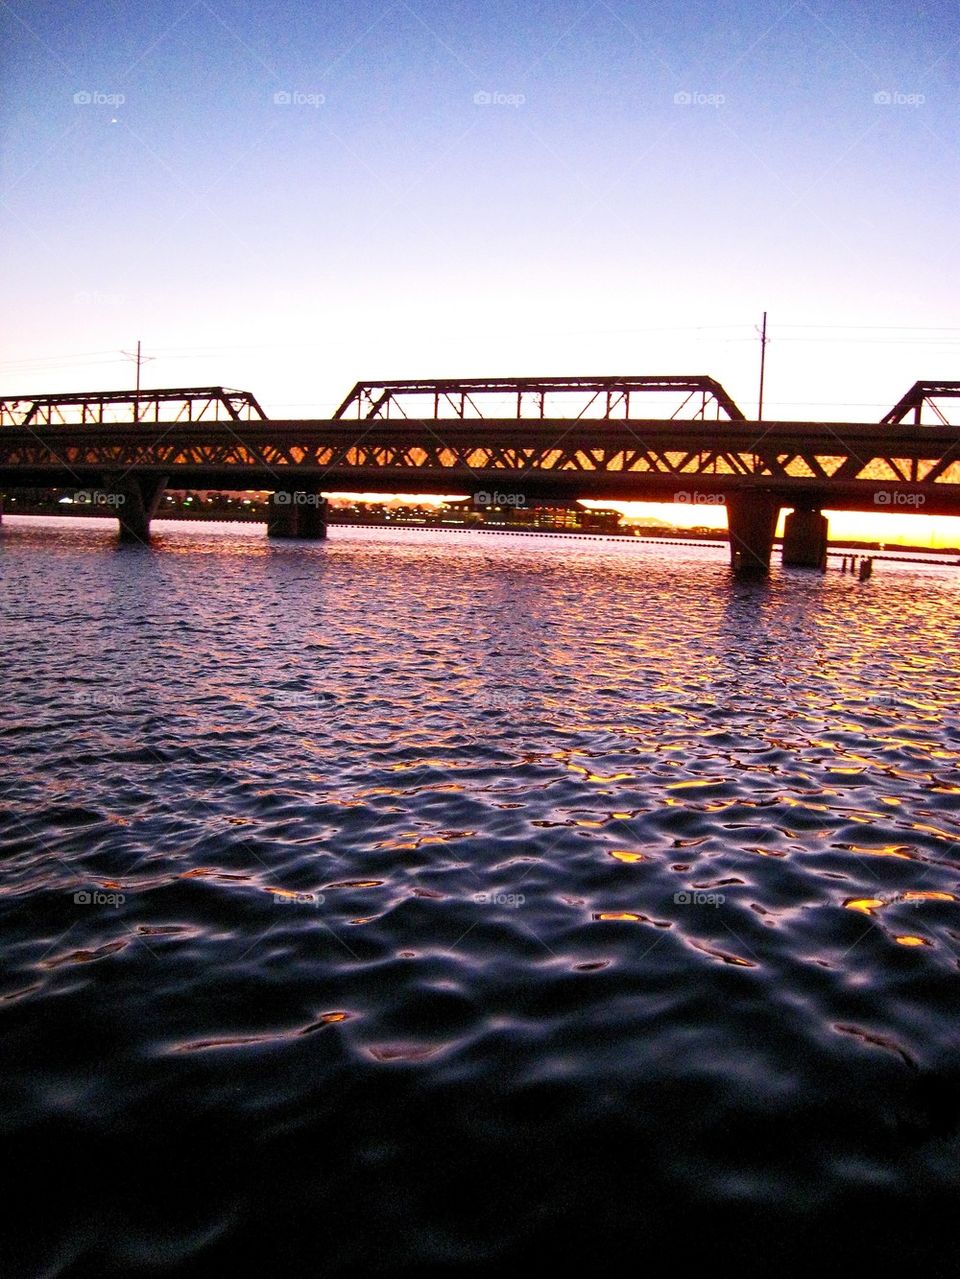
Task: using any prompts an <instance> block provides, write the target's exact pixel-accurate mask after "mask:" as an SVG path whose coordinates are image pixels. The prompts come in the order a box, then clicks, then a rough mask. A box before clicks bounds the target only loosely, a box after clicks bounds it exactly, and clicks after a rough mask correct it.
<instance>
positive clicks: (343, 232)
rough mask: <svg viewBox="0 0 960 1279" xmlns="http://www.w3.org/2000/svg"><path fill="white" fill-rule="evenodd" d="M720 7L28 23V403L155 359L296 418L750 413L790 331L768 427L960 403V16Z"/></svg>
mask: <svg viewBox="0 0 960 1279" xmlns="http://www.w3.org/2000/svg"><path fill="white" fill-rule="evenodd" d="M704 9H705V6H703V5H702V3H701V4H697V3H659V4H652V3H631V2H629V0H609V2H608V0H600V2H598V3H590V2H589V0H581V2H579V3H574V2H573V0H552V2H549V3H547V2H544V3H536V2H535V0H522V2H521V0H509V2H507V0H477V2H473V0H470V2H462V3H461V2H456V0H446V2H440V0H417V2H415V3H413V2H411V3H407V2H406V0H401V2H400V3H396V4H390V3H383V2H381V0H377V2H376V3H372V2H370V0H353V2H351V3H349V4H348V3H343V4H333V3H317V4H312V5H309V6H306V5H303V4H302V3H290V2H288V0H280V2H279V3H272V4H257V3H254V4H252V5H251V4H241V3H235V2H234V0H214V2H213V3H207V0H197V2H192V0H185V2H184V3H182V4H178V3H173V4H171V3H169V0H165V2H164V3H162V4H160V3H141V4H139V5H138V6H137V7H136V8H135V9H132V8H130V7H128V6H125V5H122V4H120V3H118V2H116V0H115V2H114V3H99V4H96V5H89V6H88V5H82V6H77V5H75V4H72V3H69V4H68V3H63V2H57V0H54V2H53V3H48V4H28V3H24V2H23V0H11V2H10V3H9V4H6V3H3V4H0V32H2V38H3V46H2V48H3V53H2V58H3V67H2V91H0V92H2V97H0V142H2V151H0V201H2V202H0V219H2V247H0V254H2V267H3V279H4V281H5V298H6V301H7V305H6V306H5V307H4V308H3V315H2V319H0V326H2V339H3V347H2V351H0V387H2V389H3V390H4V391H5V392H7V393H10V392H17V391H23V390H36V389H44V390H47V389H49V390H57V389H73V388H86V387H100V386H104V387H121V386H124V385H129V384H130V383H131V370H130V365H129V363H125V362H123V361H122V359H121V358H120V356H119V354H118V353H119V351H120V350H121V349H123V348H126V349H130V347H131V346H132V345H133V344H134V343H135V342H136V340H137V338H138V337H140V338H142V339H143V341H144V346H145V350H146V352H147V353H148V354H151V355H153V356H154V357H155V360H154V362H153V363H151V364H150V365H148V366H147V369H146V371H145V382H146V383H147V384H150V383H152V384H155V385H160V384H167V385H169V384H176V383H181V384H186V383H197V384H202V383H219V382H223V383H226V384H228V385H235V386H240V387H244V388H249V389H251V390H253V391H255V393H256V394H257V395H258V397H259V398H260V399H261V401H262V402H263V403H264V405H265V406H266V407H267V409H268V411H269V412H271V413H273V414H274V415H278V416H279V415H290V416H293V415H301V414H323V413H326V412H327V411H329V409H330V408H331V406H332V405H334V404H335V403H337V402H338V401H339V400H340V399H341V398H342V396H343V394H344V393H345V391H346V390H347V389H348V388H349V386H350V385H351V384H352V383H353V382H354V381H355V380H357V379H359V378H377V377H390V376H430V375H437V376H443V375H446V376H451V375H458V374H464V375H484V374H510V373H518V374H521V373H522V374H536V373H547V374H554V373H594V372H596V373H608V372H609V373H613V372H621V371H622V372H629V373H647V372H655V373H684V372H701V371H702V372H709V373H711V374H712V375H713V376H715V377H718V378H719V379H720V380H721V381H722V382H723V383H724V384H725V385H726V387H727V389H728V390H729V391H730V392H731V394H732V395H733V396H734V398H735V399H737V400H738V401H739V402H740V403H741V406H742V407H743V408H744V409H745V411H747V412H748V413H752V412H754V411H755V408H756V385H757V362H758V343H757V336H756V332H755V326H756V325H757V324H758V323H759V319H760V314H761V312H762V311H763V310H764V309H765V308H766V309H767V310H768V311H769V312H770V325H771V328H770V333H771V343H770V346H769V348H768V383H767V406H766V407H767V416H769V417H774V416H780V417H802V416H805V415H809V416H815V417H820V418H831V417H832V418H837V419H851V418H852V419H863V420H875V419H877V418H878V417H879V416H880V414H881V413H882V411H883V410H884V409H885V408H886V407H889V405H890V404H892V403H893V402H894V401H895V400H897V399H898V398H899V396H900V395H901V393H902V392H903V391H904V390H905V389H906V388H907V386H908V385H909V384H910V383H912V382H913V381H914V380H915V379H917V378H935V377H941V378H949V377H957V376H958V371H957V370H958V359H957V353H958V351H960V319H958V313H957V299H956V282H955V273H954V271H953V269H952V267H953V263H954V261H955V258H956V207H955V206H956V196H957V191H958V190H960V145H958V130H957V123H958V114H960V72H958V53H960V6H957V5H955V4H950V5H946V4H932V5H927V4H924V5H915V4H896V5H892V4H891V5H883V4H877V3H876V2H875V0H874V2H873V3H833V4H826V3H823V2H822V0H819V2H817V3H809V4H808V3H803V2H801V3H779V2H777V3H766V2H762V0H757V2H756V3H740V4H724V3H720V4H711V5H710V6H709V7H707V11H706V12H704ZM84 92H85V93H88V94H99V95H102V96H103V97H105V98H116V96H117V95H122V96H123V101H122V103H119V104H118V103H116V102H115V101H99V102H98V101H93V102H80V103H78V102H75V101H74V95H75V94H78V93H84ZM283 92H287V93H290V94H293V95H298V94H299V95H301V96H302V97H303V98H306V99H311V98H312V99H313V102H311V101H309V100H304V101H300V102H296V101H294V102H290V103H277V102H275V101H274V95H275V94H277V93H283ZM477 94H487V95H494V98H495V100H494V101H491V102H482V101H481V102H478V101H475V95H477ZM678 94H681V95H683V94H686V95H690V96H692V97H693V98H694V100H693V101H691V102H683V101H680V102H678V101H675V97H676V95H678ZM878 94H880V95H884V94H886V95H889V96H891V97H893V99H894V100H893V101H877V100H875V96H876V95H878ZM496 95H500V97H501V98H503V99H507V100H502V101H501V100H497V97H496ZM321 98H322V102H320V104H319V105H315V104H314V103H315V102H317V101H319V100H320V99H321ZM698 98H700V99H704V98H706V99H714V101H712V102H708V101H702V100H698ZM718 98H719V99H720V101H716V99H718ZM898 98H899V100H898ZM517 99H521V100H520V101H517Z"/></svg>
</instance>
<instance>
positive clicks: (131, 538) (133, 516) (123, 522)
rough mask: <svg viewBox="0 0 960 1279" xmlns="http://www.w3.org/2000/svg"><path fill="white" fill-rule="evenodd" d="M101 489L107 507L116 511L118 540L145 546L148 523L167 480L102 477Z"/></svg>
mask: <svg viewBox="0 0 960 1279" xmlns="http://www.w3.org/2000/svg"><path fill="white" fill-rule="evenodd" d="M103 486H104V490H105V492H106V504H107V505H108V506H109V505H113V506H115V508H116V512H117V520H118V521H119V524H120V541H121V542H140V543H142V544H144V545H146V544H147V543H148V542H149V541H150V521H151V520H152V519H153V517H154V515H156V513H157V507H158V506H159V505H160V499H161V497H162V496H163V490H164V489H165V488H166V487H167V477H166V476H165V475H141V476H133V475H123V476H119V477H118V476H111V475H105V476H104V479H103Z"/></svg>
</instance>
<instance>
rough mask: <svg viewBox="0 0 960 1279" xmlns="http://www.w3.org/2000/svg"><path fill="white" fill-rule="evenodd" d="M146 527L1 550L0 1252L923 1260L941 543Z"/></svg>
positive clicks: (939, 1106)
mask: <svg viewBox="0 0 960 1279" xmlns="http://www.w3.org/2000/svg"><path fill="white" fill-rule="evenodd" d="M156 534H157V535H156V539H155V545H154V547H153V548H152V549H150V550H145V549H142V548H131V547H122V548H121V547H119V546H118V545H117V544H116V543H115V540H114V534H113V530H112V529H111V528H110V527H109V526H107V525H102V526H100V525H99V524H96V525H95V524H93V523H90V524H87V523H85V524H84V525H83V526H82V527H78V526H77V525H75V524H72V523H71V524H69V525H65V524H64V522H62V521H60V522H54V521H27V520H10V519H8V520H7V521H6V523H4V525H3V527H2V531H0V575H2V596H0V600H2V669H3V688H4V700H3V715H2V722H0V738H2V742H3V761H4V768H3V773H2V778H0V787H2V792H0V848H2V854H3V859H2V878H0V894H2V901H0V906H2V927H3V934H2V936H3V957H4V979H3V986H2V991H0V994H2V998H0V1031H2V1036H3V1044H4V1050H5V1060H6V1067H5V1081H6V1086H5V1088H4V1090H3V1094H2V1100H0V1110H2V1119H3V1128H4V1133H5V1144H6V1150H7V1159H6V1165H7V1170H8V1173H12V1174H13V1176H12V1187H11V1190H10V1191H8V1204H7V1206H8V1209H11V1210H12V1211H11V1220H12V1222H13V1225H14V1229H13V1231H12V1234H13V1235H14V1236H15V1239H14V1242H13V1243H12V1245H11V1246H10V1249H9V1251H8V1259H7V1261H6V1263H5V1264H4V1270H5V1271H6V1273H8V1274H16V1275H31V1276H32V1275H44V1276H54V1275H69V1276H84V1277H85V1276H100V1275H160V1274H168V1273H169V1274H174V1273H176V1274H183V1275H208V1274H209V1275H219V1274H226V1273H232V1272H240V1273H247V1272H249V1273H256V1274H261V1275H274V1274H275V1275H286V1274H295V1275H299V1274H305V1275H306V1274H310V1275H314V1274H316V1275H321V1274H323V1275H337V1276H339V1275H350V1276H352V1275H358V1276H359V1275H365V1274H374V1275H399V1274H404V1275H406V1274H410V1275H444V1274H464V1275H468V1274H480V1273H501V1272H502V1273H505V1274H506V1273H513V1272H515V1270H516V1268H517V1267H518V1266H523V1267H529V1266H530V1265H532V1264H534V1263H536V1262H537V1261H538V1260H539V1261H543V1262H545V1263H546V1264H547V1265H548V1266H549V1269H550V1270H551V1271H552V1273H553V1274H565V1273H570V1274H583V1273H590V1272H592V1271H593V1270H594V1269H596V1268H597V1267H603V1266H606V1265H609V1264H620V1263H622V1264H624V1265H625V1266H626V1265H629V1267H630V1272H631V1273H632V1272H634V1271H637V1272H639V1270H640V1269H642V1268H643V1266H642V1263H643V1261H644V1259H645V1258H646V1259H650V1258H653V1257H655V1256H656V1255H662V1254H666V1255H670V1254H671V1252H672V1254H673V1255H674V1256H675V1257H676V1258H677V1260H678V1263H679V1262H680V1261H681V1260H682V1261H683V1262H684V1264H686V1263H687V1262H690V1261H696V1262H698V1263H703V1264H704V1265H706V1264H707V1263H708V1262H710V1263H711V1265H712V1268H709V1267H708V1269H707V1270H706V1271H705V1273H721V1274H722V1273H726V1272H727V1270H728V1269H729V1270H730V1271H731V1272H732V1271H733V1270H736V1271H737V1273H740V1274H746V1273H754V1272H756V1273H758V1274H760V1273H776V1271H775V1269H774V1267H779V1273H790V1274H794V1273H795V1274H808V1273H813V1271H814V1267H815V1266H821V1265H828V1266H835V1267H844V1266H846V1267H847V1268H848V1269H849V1268H850V1267H851V1266H853V1265H855V1264H857V1263H859V1262H863V1261H866V1262H870V1263H872V1262H874V1261H880V1260H881V1259H883V1258H887V1259H890V1258H891V1257H896V1258H897V1259H900V1260H905V1261H909V1262H911V1263H915V1264H916V1265H917V1266H919V1267H924V1268H925V1269H923V1271H922V1272H923V1273H928V1274H934V1275H954V1274H957V1273H958V1270H957V1266H956V1262H955V1260H954V1256H955V1247H954V1243H953V1237H952V1223H953V1221H954V1219H955V1211H956V1207H957V1191H958V1187H960V1164H958V1155H960V1139H958V1128H957V1124H958V1117H960V1091H958V1089H960V1070H958V1066H957V1044H958V1037H957V1029H958V1023H957V1006H958V977H960V972H958V956H960V902H958V898H960V843H958V837H960V774H958V771H957V758H958V749H960V710H958V695H960V670H958V665H957V632H958V627H957V609H958V602H960V577H958V575H957V573H956V571H955V570H951V569H947V568H935V569H929V568H915V567H904V566H896V567H890V566H888V565H880V566H878V568H877V571H876V572H875V575H874V577H873V579H872V580H871V581H869V582H866V583H860V582H857V581H854V580H853V579H852V578H850V577H849V576H841V575H840V574H839V573H838V572H836V571H832V572H830V573H829V574H828V575H827V576H826V577H821V576H820V575H819V574H815V573H803V572H791V573H784V572H782V571H781V570H780V569H779V568H777V569H775V570H774V572H773V574H772V576H771V579H770V581H769V582H768V583H765V584H762V583H736V582H733V581H732V580H731V578H730V576H729V573H728V570H727V566H726V563H725V557H724V555H723V554H722V553H721V552H719V551H714V550H707V549H704V548H697V547H690V548H679V549H673V548H671V549H666V548H663V547H655V548H654V547H646V548H645V547H642V546H633V545H624V544H619V543H603V542H588V541H577V540H574V539H571V540H565V539H537V538H534V537H515V538H514V537H495V536H486V537H484V536H481V535H459V534H454V535H444V534H439V533H409V532H408V533H404V534H390V533H387V532H379V531H370V530H365V531H351V530H346V529H336V530H334V531H333V534H332V536H331V539H330V540H329V542H327V543H326V544H312V545H310V544H297V543H287V544H281V543H276V544H269V543H268V542H267V540H266V538H265V537H264V536H263V531H262V530H260V529H253V528H240V529H237V528H233V529H220V530H216V529H210V528H205V527H199V526H192V527H189V528H188V527H185V526H182V525H180V526H172V525H166V526H165V525H162V524H161V525H158V526H157V530H156ZM18 1170H19V1171H18ZM714 1263H715V1264H714ZM717 1267H719V1269H718V1268H717Z"/></svg>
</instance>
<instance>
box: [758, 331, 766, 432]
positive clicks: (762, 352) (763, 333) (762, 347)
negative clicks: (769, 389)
mask: <svg viewBox="0 0 960 1279" xmlns="http://www.w3.org/2000/svg"><path fill="white" fill-rule="evenodd" d="M766 367H767V313H766V311H764V313H763V327H762V328H761V330H760V397H759V401H758V404H757V421H758V422H762V421H763V375H764V372H765V371H766Z"/></svg>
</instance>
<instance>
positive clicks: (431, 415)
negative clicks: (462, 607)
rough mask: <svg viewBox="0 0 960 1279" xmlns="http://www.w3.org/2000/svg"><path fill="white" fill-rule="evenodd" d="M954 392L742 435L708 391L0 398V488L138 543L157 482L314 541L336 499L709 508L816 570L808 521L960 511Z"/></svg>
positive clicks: (752, 547) (754, 541)
mask: <svg viewBox="0 0 960 1279" xmlns="http://www.w3.org/2000/svg"><path fill="white" fill-rule="evenodd" d="M956 399H960V382H916V383H914V385H913V386H912V387H911V388H910V390H909V391H908V392H907V393H906V394H905V395H904V396H903V397H902V398H901V400H899V401H898V403H897V404H896V405H894V406H893V408H892V409H891V410H890V411H889V412H888V413H886V414H885V415H884V416H883V418H882V419H881V421H880V422H879V423H864V422H791V421H751V420H749V419H748V418H747V417H746V416H745V415H744V413H743V412H742V411H741V410H740V409H739V408H738V406H737V405H736V404H735V402H734V401H733V400H732V399H731V397H730V396H729V395H728V394H727V392H726V391H725V390H724V389H723V387H722V386H721V385H720V384H719V383H718V382H716V381H715V380H714V379H713V378H710V377H706V376H703V375H696V376H680V377H652V376H642V377H592V378H591V377H582V378H477V379H439V380H406V381H386V382H359V383H357V384H356V386H354V387H353V389H352V390H351V391H350V393H349V395H348V396H347V397H346V398H345V399H344V401H343V403H342V404H340V405H339V407H338V408H337V409H336V411H335V412H334V414H333V416H332V417H331V418H323V419H296V420H289V419H283V420H277V419H272V418H268V417H267V415H266V414H265V413H264V411H263V409H262V408H261V406H260V404H259V403H258V402H257V400H256V399H255V397H254V396H253V395H251V394H250V393H249V392H247V391H236V390H231V389H228V388H224V387H219V386H215V387H174V388H167V389H162V390H149V391H141V392H139V393H131V392H128V391H107V392H79V393H75V394H53V395H37V396H18V397H7V398H3V399H0V490H2V489H3V488H10V487H18V488H31V487H38V488H72V489H75V490H78V491H80V490H84V491H87V492H89V493H91V494H92V495H93V496H94V499H95V500H96V501H98V502H99V503H100V504H101V505H103V507H104V510H105V513H111V514H116V516H117V519H118V521H119V525H120V535H121V537H122V538H124V539H125V540H130V541H140V542H147V541H148V540H149V534H150V521H151V519H152V517H153V516H154V515H155V514H156V511H157V509H158V504H159V501H160V498H161V496H162V494H163V491H164V489H165V488H166V487H174V488H215V489H222V490H226V491H230V490H235V491H244V490H251V489H257V490H266V491H272V493H273V499H272V502H271V516H270V520H269V523H268V532H269V534H270V535H271V536H274V537H301V538H309V539H315V538H322V537H325V536H326V496H327V495H328V494H330V493H335V492H358V491H360V492H371V493H376V492H380V493H432V494H455V493H459V494H467V495H473V496H474V498H475V500H477V501H478V504H479V503H482V504H487V502H488V501H489V500H490V499H492V498H493V497H494V496H495V495H501V496H503V497H504V498H505V499H507V501H508V503H512V504H513V505H521V504H523V505H527V506H533V505H536V504H538V503H539V504H544V505H548V504H551V503H564V502H573V501H576V500H578V499H581V498H592V499H599V500H606V501H656V502H675V503H678V504H679V503H686V504H690V505H704V506H717V505H723V506H725V508H726V513H727V522H728V529H729V540H730V554H731V565H732V567H733V569H734V571H735V572H737V573H739V574H752V573H765V572H766V571H767V570H768V569H769V565H770V557H771V551H772V547H773V538H774V531H775V528H776V523H777V519H778V516H779V512H780V510H781V508H789V510H790V512H791V513H790V514H789V515H788V516H787V520H786V526H785V532H784V547H783V557H784V563H785V564H788V565H794V566H798V567H810V568H818V567H823V565H824V563H825V556H826V549H827V533H828V530H827V521H826V519H825V518H824V516H823V514H822V512H823V510H824V509H832V510H852V511H873V512H874V513H892V512H894V513H895V512H900V513H911V514H918V513H922V514H925V515H960V425H956V424H954V423H952V422H951V421H950V420H949V419H948V417H947V414H946V413H945V412H944V411H943V408H942V407H941V402H943V401H948V400H956Z"/></svg>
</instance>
